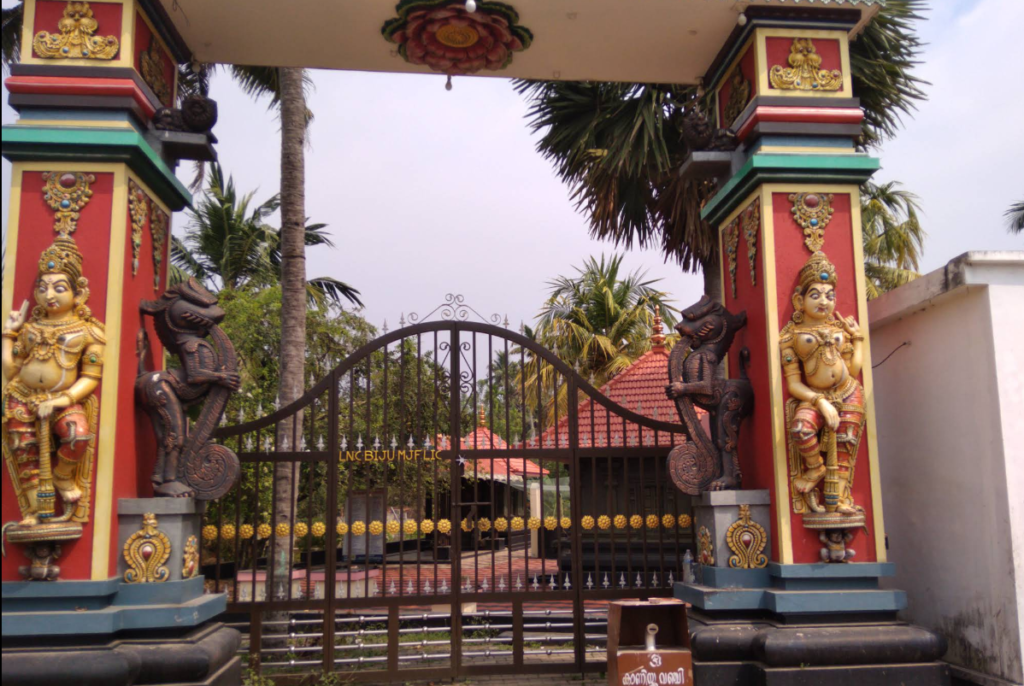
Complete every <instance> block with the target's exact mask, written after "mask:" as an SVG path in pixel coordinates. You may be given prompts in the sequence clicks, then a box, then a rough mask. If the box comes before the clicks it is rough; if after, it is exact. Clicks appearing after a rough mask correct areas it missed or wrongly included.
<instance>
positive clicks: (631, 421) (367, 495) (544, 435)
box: [203, 315, 693, 683]
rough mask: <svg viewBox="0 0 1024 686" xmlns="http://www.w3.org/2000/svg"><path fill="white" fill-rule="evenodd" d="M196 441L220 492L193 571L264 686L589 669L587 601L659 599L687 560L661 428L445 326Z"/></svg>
mask: <svg viewBox="0 0 1024 686" xmlns="http://www.w3.org/2000/svg"><path fill="white" fill-rule="evenodd" d="M282 436H283V437H285V438H286V439H288V440H287V441H286V442H287V445H288V446H290V450H288V451H287V452H278V450H277V447H278V440H279V439H280V438H281V437H282ZM217 438H218V440H220V441H221V442H223V443H225V444H227V445H229V446H230V447H232V448H233V449H235V450H236V452H237V453H238V455H239V459H240V460H241V462H242V465H243V468H242V480H241V483H240V485H239V486H238V487H237V488H236V489H235V490H234V491H233V492H232V493H231V494H229V495H228V496H226V497H225V498H223V499H222V500H221V501H218V502H216V503H213V504H211V506H210V508H209V510H208V513H207V521H206V525H205V527H204V534H203V537H204V546H203V552H204V573H206V575H207V579H208V582H207V583H208V585H209V587H210V590H211V591H213V592H223V593H227V595H228V600H229V615H230V616H231V617H232V620H231V621H233V622H235V624H236V625H237V626H238V627H239V628H242V629H243V630H244V633H245V634H246V635H247V643H246V647H245V651H246V655H247V658H248V662H249V665H250V667H252V668H254V669H257V670H262V671H263V672H265V673H269V674H272V675H273V676H274V678H275V679H276V680H278V682H279V683H287V682H288V679H289V678H290V677H295V679H296V680H298V679H299V678H300V677H301V676H303V675H308V674H310V673H315V672H320V671H328V672H332V671H344V672H351V673H352V677H353V678H354V679H355V680H358V681H369V682H374V683H383V682H408V681H415V680H422V679H445V678H456V677H466V676H482V675H488V674H502V673H535V674H544V673H571V672H575V673H584V672H600V671H603V669H604V667H603V662H604V641H605V636H606V631H607V626H606V623H607V609H606V608H607V603H608V601H611V600H615V599H622V598H637V597H641V598H647V597H664V596H671V594H672V587H673V584H674V582H675V581H676V580H682V579H683V578H684V575H685V570H684V569H683V564H684V563H683V558H684V554H685V552H686V551H687V550H692V547H693V536H692V532H691V530H690V528H689V527H690V522H691V519H690V511H691V507H690V502H689V499H688V498H686V497H685V496H683V495H682V494H680V493H678V492H677V491H676V490H675V489H674V488H672V487H671V485H670V484H669V482H668V480H667V479H666V478H665V477H666V474H665V464H664V463H665V458H666V457H667V455H668V453H669V451H670V450H671V448H672V447H674V446H675V445H677V444H679V443H681V442H683V441H685V440H686V431H685V429H684V428H683V427H682V426H681V425H677V424H670V423H666V422H662V421H656V420H652V419H650V418H647V417H645V416H643V415H641V414H639V413H638V412H634V411H632V410H630V409H627V408H626V407H624V406H623V405H622V404H620V403H619V402H616V401H615V400H613V399H610V398H608V397H605V396H604V395H603V394H602V393H601V392H600V391H599V390H598V389H597V388H594V387H593V386H592V385H591V384H590V383H588V382H587V381H586V380H584V379H583V378H581V377H580V376H579V375H578V374H576V373H575V372H574V371H573V370H571V369H570V368H569V367H568V366H567V365H565V364H564V363H563V362H562V361H561V360H559V359H558V357H557V356H556V355H555V354H554V353H553V352H551V351H549V350H546V349H544V348H543V347H541V346H539V345H538V344H536V343H535V342H533V341H531V340H530V339H528V338H526V337H525V336H522V335H520V334H517V333H514V332H511V331H509V330H508V329H507V328H502V327H500V326H497V325H494V324H487V323H475V322H470V321H466V320H464V319H462V318H460V317H459V316H457V315H456V316H454V317H451V318H448V319H446V320H445V321H441V322H428V323H416V324H413V325H412V326H408V327H406V328H403V329H401V330H398V331H394V332H391V333H387V334H386V335H384V336H383V337H382V338H380V339H378V340H376V341H374V342H373V343H370V344H368V345H366V346H364V347H362V348H361V349H359V350H358V351H356V352H355V353H354V354H353V355H352V356H351V357H349V358H348V359H347V360H345V361H344V362H343V363H342V364H341V365H339V366H338V367H337V368H336V369H335V370H334V371H332V372H331V373H330V374H329V375H328V376H327V377H326V378H324V379H322V380H321V381H320V382H319V383H317V384H315V385H314V386H313V387H312V388H311V389H310V390H309V391H308V392H307V393H306V394H305V395H304V396H303V397H302V398H301V399H300V400H298V401H297V402H295V403H293V404H292V405H291V406H289V407H282V408H279V409H276V410H275V411H274V412H273V413H272V414H270V415H268V416H266V417H264V418H261V419H259V420H256V421H252V422H248V423H243V424H240V425H237V426H230V427H223V428H221V429H220V430H219V431H218V433H217ZM278 465H286V469H289V470H290V474H291V477H292V478H291V487H292V489H293V490H292V494H291V497H286V498H284V500H286V501H288V503H289V504H288V507H287V511H286V512H279V511H278V510H277V509H276V507H275V503H276V502H278V501H280V500H281V499H280V498H277V499H275V498H274V497H273V496H274V492H275V488H281V484H280V483H277V484H276V485H275V479H274V474H275V468H276V467H277V466H278ZM275 550H278V551H281V550H284V551H285V553H286V554H287V551H291V557H290V562H291V564H290V565H286V566H287V567H288V571H287V572H286V574H287V575H288V576H287V578H284V579H280V578H276V577H277V576H278V575H279V572H278V570H276V569H275V565H274V564H273V561H272V553H273V551H275Z"/></svg>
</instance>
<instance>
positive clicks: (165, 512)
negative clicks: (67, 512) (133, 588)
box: [117, 498, 206, 583]
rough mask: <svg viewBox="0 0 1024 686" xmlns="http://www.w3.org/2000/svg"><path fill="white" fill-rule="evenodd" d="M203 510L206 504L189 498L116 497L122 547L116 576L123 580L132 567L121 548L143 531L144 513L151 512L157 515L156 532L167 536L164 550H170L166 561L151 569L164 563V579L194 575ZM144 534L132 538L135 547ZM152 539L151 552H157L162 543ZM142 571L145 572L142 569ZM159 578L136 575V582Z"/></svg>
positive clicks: (196, 572)
mask: <svg viewBox="0 0 1024 686" xmlns="http://www.w3.org/2000/svg"><path fill="white" fill-rule="evenodd" d="M205 511H206V504H205V503H201V502H197V501H196V500H194V499H192V498H138V499H124V500H121V501H119V502H118V505H117V521H118V538H117V540H118V549H119V550H121V551H122V555H121V558H120V561H119V563H118V568H117V569H118V578H120V579H122V580H124V579H125V574H126V573H128V572H131V571H134V570H133V567H132V564H131V562H130V561H129V560H130V559H131V558H132V557H133V556H132V555H130V554H129V555H128V557H127V558H126V556H125V554H124V552H125V551H126V546H128V544H129V541H130V540H131V538H132V537H133V536H135V535H136V534H138V533H140V532H144V530H145V526H144V525H145V520H146V517H147V515H152V516H153V517H154V518H155V519H156V522H157V529H158V532H159V534H160V535H162V536H163V537H165V538H166V541H167V546H168V551H167V552H168V553H169V556H168V558H167V560H166V562H164V563H163V564H161V565H157V566H156V568H155V569H154V572H157V571H158V570H159V568H163V567H166V569H167V574H166V577H167V578H166V580H167V581H183V580H187V579H191V578H193V577H195V576H197V575H198V573H199V548H200V546H199V542H200V538H201V535H202V519H203V513H204V512H205ZM144 536H145V534H143V535H142V536H140V537H138V538H136V539H135V541H133V543H135V544H136V545H135V547H136V548H140V546H141V545H142V543H143V542H144V541H145V539H144ZM155 540H156V544H155V545H154V550H153V554H157V553H160V552H161V550H162V547H161V546H162V545H163V543H162V541H160V540H159V539H155ZM129 547H130V546H129ZM128 552H129V553H130V552H131V551H130V550H129V551H128ZM140 554H141V550H140ZM149 559H153V558H152V557H151V558H149ZM143 562H148V560H147V559H146V558H143ZM143 566H145V565H143ZM141 574H142V576H145V570H144V569H143V570H142V572H141ZM159 581H160V579H159V578H149V579H144V578H139V579H138V581H136V583H153V582H159Z"/></svg>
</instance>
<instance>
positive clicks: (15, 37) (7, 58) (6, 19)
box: [0, 2, 25, 73]
mask: <svg viewBox="0 0 1024 686" xmlns="http://www.w3.org/2000/svg"><path fill="white" fill-rule="evenodd" d="M24 14H25V9H24V5H22V3H20V2H19V3H18V4H17V5H15V6H14V7H10V8H7V9H5V10H3V11H2V13H0V27H2V44H3V50H2V58H3V67H4V72H5V73H6V72H7V71H9V70H10V67H11V65H12V64H16V63H17V62H18V57H19V52H20V51H21V23H22V17H23V16H24Z"/></svg>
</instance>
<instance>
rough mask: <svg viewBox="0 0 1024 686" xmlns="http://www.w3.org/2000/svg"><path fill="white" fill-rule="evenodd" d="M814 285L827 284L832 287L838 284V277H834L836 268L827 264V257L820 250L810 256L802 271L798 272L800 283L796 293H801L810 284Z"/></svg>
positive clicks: (829, 263)
mask: <svg viewBox="0 0 1024 686" xmlns="http://www.w3.org/2000/svg"><path fill="white" fill-rule="evenodd" d="M815 283H827V284H831V285H832V286H835V285H836V284H838V283H839V277H838V276H837V275H836V266H835V265H834V264H832V263H831V262H829V259H828V257H826V255H825V253H823V252H821V251H820V250H819V251H818V252H816V253H814V254H813V255H811V258H810V259H809V260H807V263H806V264H804V267H803V269H801V270H800V281H799V285H798V287H797V291H798V292H800V293H803V292H804V291H806V290H807V288H808V287H809V286H811V284H815Z"/></svg>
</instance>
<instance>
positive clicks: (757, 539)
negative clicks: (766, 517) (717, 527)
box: [725, 505, 768, 569]
mask: <svg viewBox="0 0 1024 686" xmlns="http://www.w3.org/2000/svg"><path fill="white" fill-rule="evenodd" d="M725 541H726V543H728V544H729V550H731V551H732V552H733V553H734V554H733V555H732V556H731V557H730V558H729V566H730V567H732V568H733V569H764V568H765V567H767V566H768V558H767V557H766V556H765V555H764V554H763V553H764V549H765V546H766V545H768V534H767V532H766V531H765V530H764V527H763V526H761V525H760V524H758V523H757V522H755V521H753V520H752V519H751V518H750V505H740V518H739V520H738V521H737V522H735V523H734V524H733V525H732V526H730V527H729V531H727V532H726V534H725Z"/></svg>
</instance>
